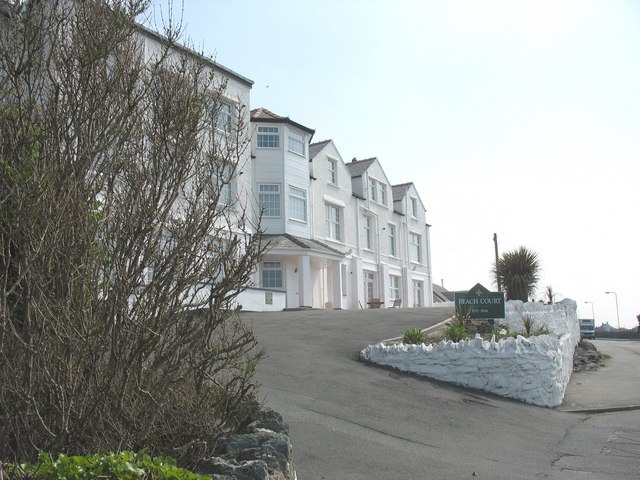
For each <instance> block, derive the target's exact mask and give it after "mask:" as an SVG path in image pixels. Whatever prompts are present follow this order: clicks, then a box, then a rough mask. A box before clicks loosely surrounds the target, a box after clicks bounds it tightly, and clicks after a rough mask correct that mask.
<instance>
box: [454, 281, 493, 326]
mask: <svg viewBox="0 0 640 480" xmlns="http://www.w3.org/2000/svg"><path fill="white" fill-rule="evenodd" d="M454 302H455V305H456V311H458V310H461V311H462V312H466V313H468V314H469V318H471V319H490V318H504V292H490V291H489V290H487V289H486V288H484V287H483V286H482V285H480V284H479V283H478V284H477V285H476V286H475V287H473V288H472V289H471V290H469V291H468V292H467V293H456V294H454Z"/></svg>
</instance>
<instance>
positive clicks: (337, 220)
mask: <svg viewBox="0 0 640 480" xmlns="http://www.w3.org/2000/svg"><path fill="white" fill-rule="evenodd" d="M324 205H325V216H326V235H327V238H331V239H333V240H336V241H338V242H341V241H342V221H343V215H342V208H341V207H338V206H336V205H332V204H331V203H325V204H324Z"/></svg>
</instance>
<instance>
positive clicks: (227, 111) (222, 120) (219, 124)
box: [216, 102, 233, 133]
mask: <svg viewBox="0 0 640 480" xmlns="http://www.w3.org/2000/svg"><path fill="white" fill-rule="evenodd" d="M232 125H233V117H232V115H231V105H229V104H228V103H225V102H222V103H221V104H220V108H219V109H218V111H217V112H216V128H217V129H218V130H220V131H222V132H224V133H231V127H232Z"/></svg>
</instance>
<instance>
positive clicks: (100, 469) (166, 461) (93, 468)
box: [0, 452, 210, 480]
mask: <svg viewBox="0 0 640 480" xmlns="http://www.w3.org/2000/svg"><path fill="white" fill-rule="evenodd" d="M38 458H39V461H38V462H37V463H34V464H24V465H8V466H4V467H3V465H2V464H0V478H14V479H17V480H22V479H37V480H58V479H61V478H63V479H66V480H90V479H95V478H102V479H117V480H137V479H145V480H147V479H149V480H151V479H153V480H164V479H166V480H200V479H205V478H210V477H208V476H204V475H197V474H195V473H192V472H190V471H189V470H185V469H182V468H178V467H176V462H175V460H174V459H172V458H169V457H155V458H152V457H151V456H149V455H148V454H146V453H145V452H139V453H136V452H122V453H116V454H114V453H109V454H102V453H97V454H92V455H84V456H69V455H59V456H58V458H56V459H54V458H53V457H52V456H51V455H49V454H46V453H42V454H40V455H39V457H38Z"/></svg>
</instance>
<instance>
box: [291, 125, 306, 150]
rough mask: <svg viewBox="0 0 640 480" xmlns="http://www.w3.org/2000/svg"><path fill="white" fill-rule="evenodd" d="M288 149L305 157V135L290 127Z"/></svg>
mask: <svg viewBox="0 0 640 480" xmlns="http://www.w3.org/2000/svg"><path fill="white" fill-rule="evenodd" d="M287 150H289V151H290V152H291V153H295V154H296V155H300V156H301V157H304V154H305V146H304V135H302V134H300V133H298V132H294V131H293V130H291V129H289V133H288V141H287Z"/></svg>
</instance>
